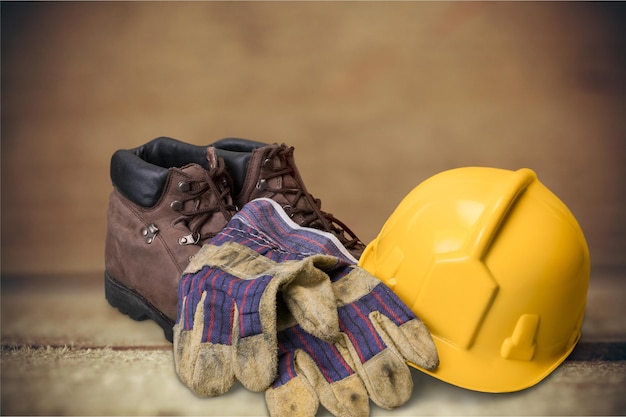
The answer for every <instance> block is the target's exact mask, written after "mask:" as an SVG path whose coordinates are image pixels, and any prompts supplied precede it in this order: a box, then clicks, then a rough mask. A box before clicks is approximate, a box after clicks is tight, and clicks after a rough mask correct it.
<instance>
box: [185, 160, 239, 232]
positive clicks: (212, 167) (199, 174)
mask: <svg viewBox="0 0 626 417" xmlns="http://www.w3.org/2000/svg"><path fill="white" fill-rule="evenodd" d="M207 161H208V162H209V169H208V170H207V169H205V168H204V167H202V166H200V165H198V164H189V165H187V166H185V167H183V168H181V171H183V172H184V173H185V174H186V175H187V176H189V177H191V178H192V179H193V181H190V183H189V186H190V189H189V192H188V193H189V195H193V194H194V193H198V195H197V196H196V198H192V199H190V200H189V201H187V202H186V203H185V210H186V211H187V212H197V214H196V215H192V216H190V219H189V222H188V226H189V229H190V231H191V232H197V233H199V234H200V236H201V238H202V239H201V241H199V242H197V243H199V244H203V243H204V242H205V241H206V240H207V239H208V238H210V237H211V236H213V235H215V234H216V233H218V232H219V231H221V230H222V229H223V228H224V226H226V223H228V221H229V220H230V218H231V217H232V216H233V214H234V212H235V211H234V205H233V200H232V196H231V194H230V184H229V178H228V174H226V171H225V169H224V162H223V161H222V160H221V159H220V158H218V157H217V155H216V154H215V150H214V149H213V148H207Z"/></svg>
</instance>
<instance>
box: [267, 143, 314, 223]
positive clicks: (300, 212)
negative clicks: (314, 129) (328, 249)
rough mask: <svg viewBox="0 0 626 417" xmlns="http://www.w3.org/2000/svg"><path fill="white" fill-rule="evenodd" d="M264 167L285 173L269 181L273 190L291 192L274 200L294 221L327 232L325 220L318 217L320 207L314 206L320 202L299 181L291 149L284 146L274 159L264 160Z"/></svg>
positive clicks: (275, 197) (276, 195) (284, 193)
mask: <svg viewBox="0 0 626 417" xmlns="http://www.w3.org/2000/svg"><path fill="white" fill-rule="evenodd" d="M263 165H264V166H263V168H265V169H269V170H271V171H273V172H281V171H284V174H282V175H279V176H276V177H274V178H273V179H271V180H269V181H270V184H271V188H274V189H283V190H289V191H286V192H283V193H277V194H275V195H274V196H273V197H272V199H273V200H275V201H276V202H278V203H279V204H281V205H282V206H283V208H284V209H285V211H286V212H287V214H289V215H290V216H292V220H293V221H295V222H296V223H298V224H302V223H303V222H306V223H307V224H306V225H307V226H310V227H316V228H319V229H323V230H325V229H326V225H325V224H324V220H323V219H321V218H320V216H319V215H318V212H319V206H318V205H316V206H314V204H318V202H317V201H316V200H315V199H314V198H313V196H311V195H310V194H309V193H308V192H307V190H306V188H305V187H304V184H303V183H302V181H301V180H300V179H299V174H298V172H297V168H296V167H295V162H294V161H293V156H292V154H291V151H290V149H288V148H287V147H286V146H285V145H282V146H281V147H280V151H279V152H277V153H276V155H275V156H274V157H273V158H271V159H265V160H264V162H263ZM272 183H273V184H272ZM296 199H297V200H296ZM294 209H296V210H294ZM312 218H314V220H313V221H311V219H312Z"/></svg>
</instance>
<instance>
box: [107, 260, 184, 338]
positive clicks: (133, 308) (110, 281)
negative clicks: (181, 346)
mask: <svg viewBox="0 0 626 417" xmlns="http://www.w3.org/2000/svg"><path fill="white" fill-rule="evenodd" d="M104 295H105V297H106V299H107V301H108V302H109V304H111V306H113V307H115V308H117V309H118V310H119V311H120V312H121V313H123V314H126V315H127V316H129V317H130V318H131V319H133V320H137V321H143V320H148V319H150V320H152V321H154V322H155V323H156V324H158V325H159V326H160V327H161V328H162V329H163V333H164V335H165V338H166V339H167V340H168V341H170V342H171V341H172V340H173V337H174V335H173V330H172V328H173V327H174V322H173V321H172V320H171V319H170V318H169V317H167V316H166V315H164V314H163V313H161V312H160V311H159V310H157V309H156V308H155V307H154V306H153V305H152V304H150V302H149V301H148V300H146V299H145V298H144V297H142V296H141V294H139V293H137V292H136V291H134V290H133V289H131V288H128V287H127V286H126V285H124V284H122V283H121V282H119V281H118V280H116V279H115V278H113V277H111V276H110V275H109V274H108V273H107V272H106V271H105V272H104Z"/></svg>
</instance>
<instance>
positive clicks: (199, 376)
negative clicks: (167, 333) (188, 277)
mask: <svg viewBox="0 0 626 417" xmlns="http://www.w3.org/2000/svg"><path fill="white" fill-rule="evenodd" d="M215 301H216V299H215V298H214V297H209V296H208V295H207V292H203V293H202V296H201V298H200V302H199V303H198V306H197V308H196V311H195V314H194V318H193V324H192V325H193V327H192V328H191V329H190V330H182V329H184V327H182V326H181V325H180V324H181V323H184V321H183V322H181V323H179V324H178V325H177V326H179V327H178V329H177V330H176V331H175V346H174V352H175V357H177V358H178V365H177V366H176V368H177V373H178V376H179V378H180V380H181V381H182V382H183V383H184V384H185V385H187V386H188V387H189V388H190V389H191V390H192V391H193V392H194V393H196V394H197V395H199V396H202V397H215V396H218V395H221V394H224V393H225V392H227V391H228V390H229V389H230V388H231V387H232V386H233V384H234V382H235V372H234V369H233V359H232V358H233V347H232V344H231V343H230V340H227V339H228V338H232V336H230V335H228V334H226V335H223V334H221V332H220V331H219V330H218V328H219V327H221V324H223V323H230V314H226V312H223V313H224V317H220V316H218V315H216V314H211V319H210V321H209V322H208V323H207V320H206V314H205V312H206V311H210V312H213V313H215V310H214V309H211V308H210V306H209V305H208V304H210V303H214V302H215ZM187 302H188V300H187ZM218 311H222V310H218ZM187 327H189V326H187Z"/></svg>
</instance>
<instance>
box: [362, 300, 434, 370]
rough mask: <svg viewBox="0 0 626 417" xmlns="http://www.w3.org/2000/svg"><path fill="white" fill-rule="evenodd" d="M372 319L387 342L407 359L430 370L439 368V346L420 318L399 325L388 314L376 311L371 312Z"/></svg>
mask: <svg viewBox="0 0 626 417" xmlns="http://www.w3.org/2000/svg"><path fill="white" fill-rule="evenodd" d="M370 320H371V321H372V324H373V325H374V327H375V328H376V331H377V332H378V334H379V335H380V336H381V338H382V339H383V340H384V341H385V344H386V345H387V346H389V347H392V348H394V349H395V350H397V351H398V352H399V353H400V355H402V356H403V357H404V359H405V360H407V361H409V362H412V363H413V364H415V365H417V366H419V367H421V368H424V369H427V370H429V371H432V370H434V369H435V368H437V366H438V365H439V356H438V355H437V348H436V347H435V343H434V342H433V339H432V337H431V335H430V332H429V331H428V329H427V328H426V326H425V325H424V323H423V322H422V321H421V320H420V319H419V318H417V317H415V318H414V319H412V320H409V321H407V322H405V323H403V324H401V325H400V326H397V325H396V324H395V323H393V322H392V321H391V320H390V319H389V318H388V317H387V316H385V315H383V314H381V313H380V312H377V311H375V312H372V313H371V314H370Z"/></svg>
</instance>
